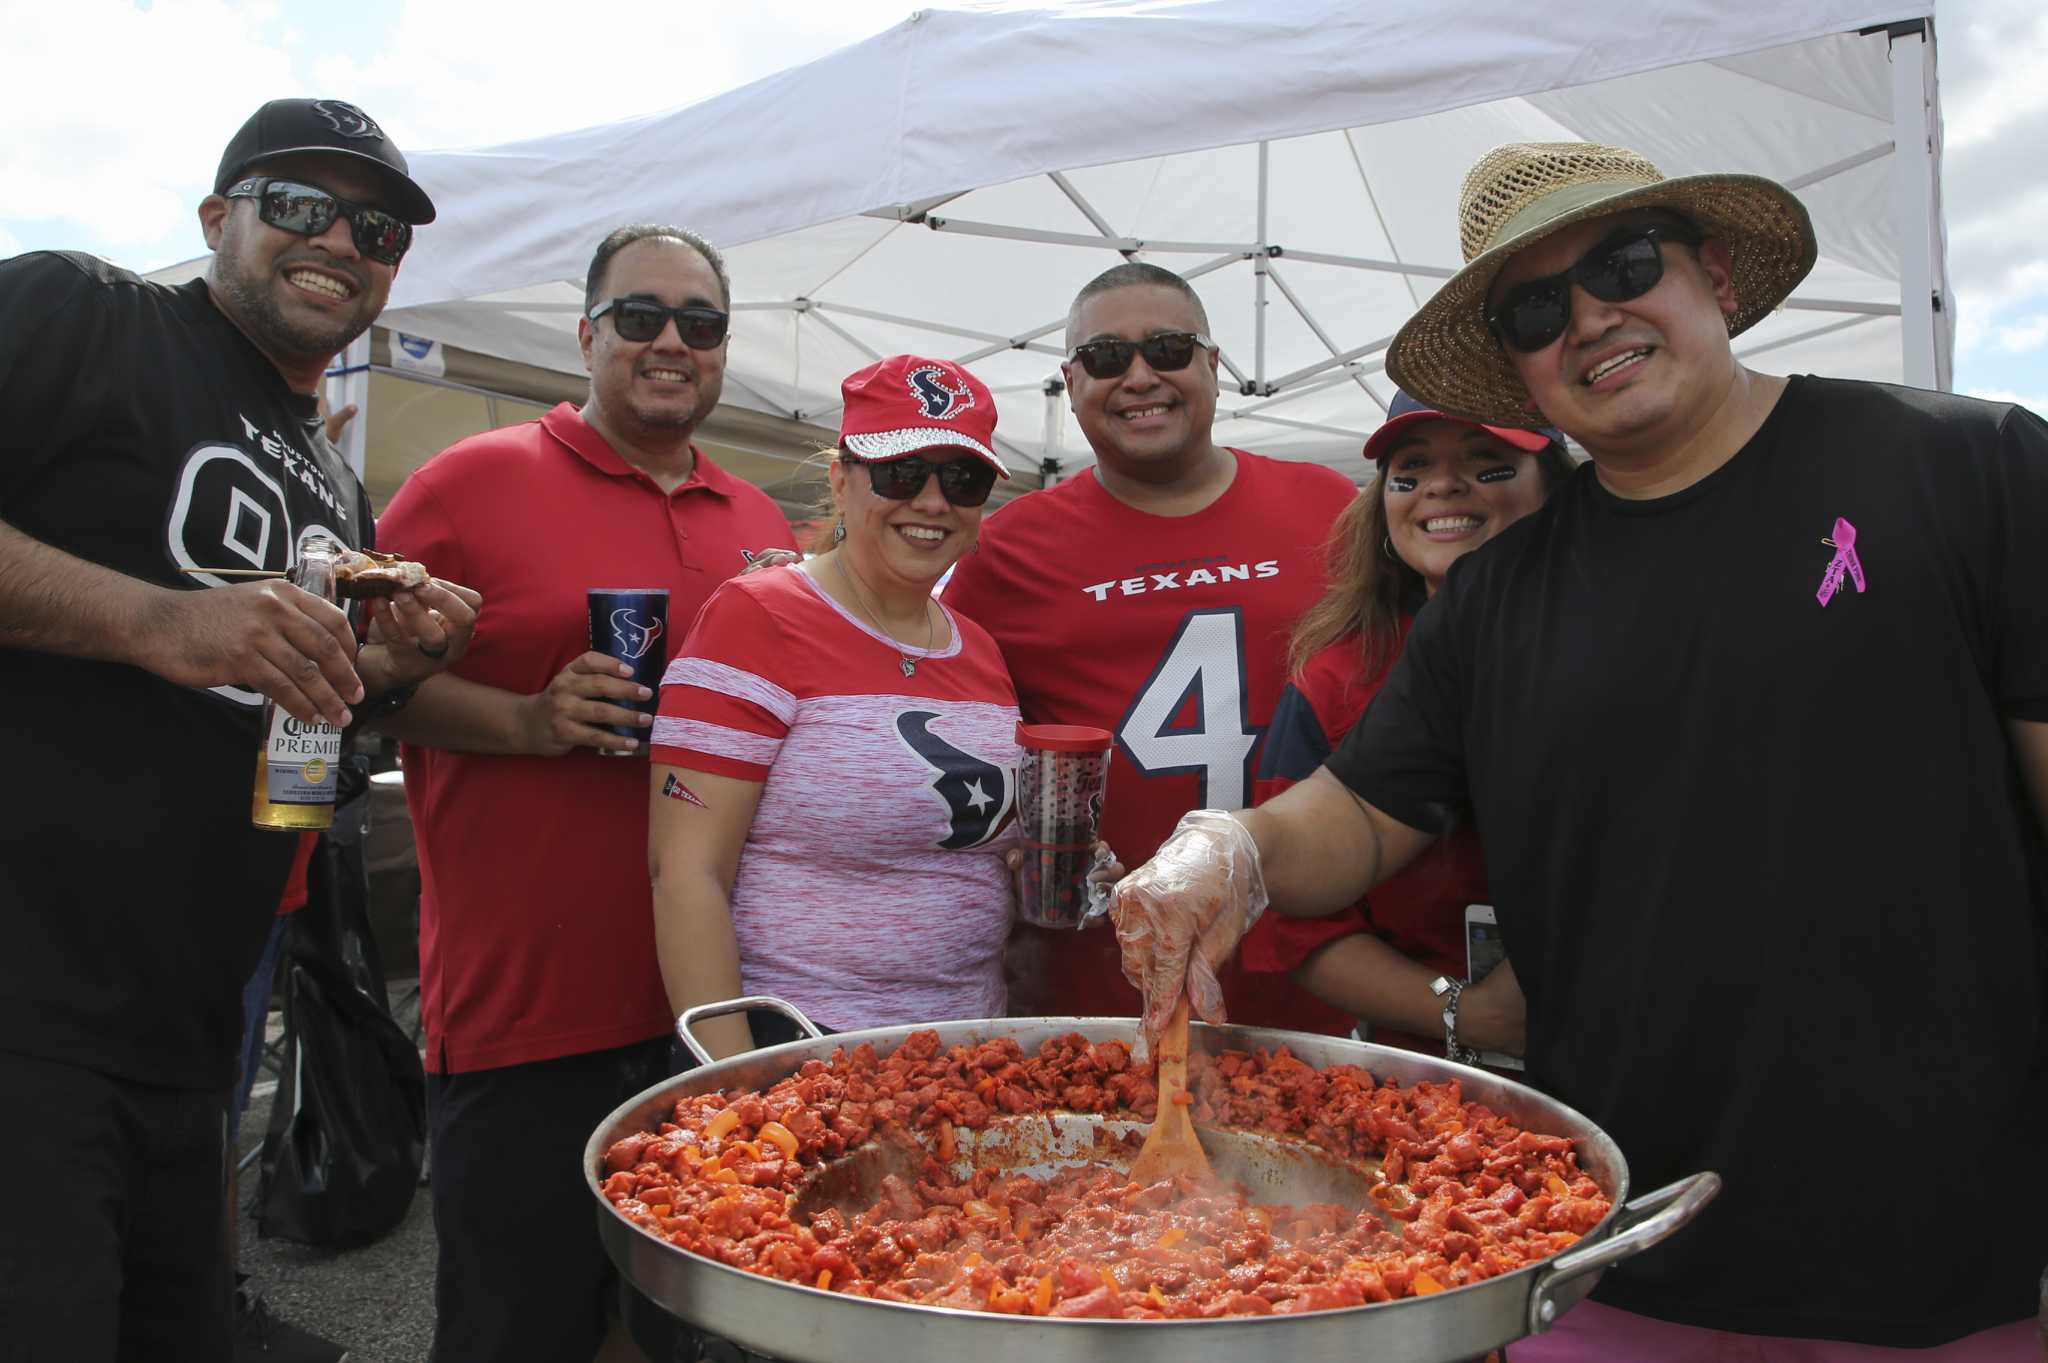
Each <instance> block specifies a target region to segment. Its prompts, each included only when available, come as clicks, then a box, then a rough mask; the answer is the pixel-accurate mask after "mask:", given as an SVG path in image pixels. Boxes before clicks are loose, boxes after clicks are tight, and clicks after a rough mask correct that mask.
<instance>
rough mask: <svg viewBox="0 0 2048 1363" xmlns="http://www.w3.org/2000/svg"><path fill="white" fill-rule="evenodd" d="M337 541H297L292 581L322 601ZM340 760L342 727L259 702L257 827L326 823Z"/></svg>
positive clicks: (328, 593)
mask: <svg viewBox="0 0 2048 1363" xmlns="http://www.w3.org/2000/svg"><path fill="white" fill-rule="evenodd" d="M340 553H341V546H340V545H338V544H336V543H335V542H334V541H333V540H331V539H329V538H327V537H326V536H325V535H320V534H314V533H308V534H307V535H306V537H305V538H304V539H302V540H300V541H299V561H298V562H297V563H296V564H294V565H293V566H292V571H291V582H292V585H294V586H296V587H297V588H299V589H300V590H301V591H306V592H311V593H312V594H313V595H315V596H317V597H320V598H322V599H323V600H326V601H330V602H332V601H334V600H335V590H334V568H335V562H336V559H337V558H338V557H339V555H340ZM340 764H341V730H339V729H337V728H335V727H334V726H333V725H332V724H326V723H322V722H320V721H317V720H316V721H314V722H313V723H311V724H303V723H301V722H299V721H298V720H296V719H293V718H292V717H291V715H290V713H289V712H287V711H286V710H285V709H283V707H281V706H279V705H278V703H277V702H276V701H274V700H272V701H265V702H264V703H263V742H262V744H261V745H260V746H259V747H258V748H257V750H256V791H255V798H254V800H253V801H252V802H251V805H250V811H249V817H250V818H251V819H252V820H253V821H254V822H255V824H256V826H257V827H258V828H274V829H277V830H279V831H280V832H294V833H295V832H299V831H301V830H304V829H321V828H328V827H331V826H332V825H333V823H334V791H335V784H336V776H335V774H336V770H337V768H338V767H339V766H340Z"/></svg>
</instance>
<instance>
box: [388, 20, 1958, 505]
mask: <svg viewBox="0 0 2048 1363" xmlns="http://www.w3.org/2000/svg"><path fill="white" fill-rule="evenodd" d="M1933 11H1934V7H1933V5H1932V4H1931V3H1924V2H1923V3H1893V4H1882V5H1873V4H1868V3H1863V4H1852V3H1839V2H1830V0H1823V2H1822V3H1812V4H1802V5H1798V6H1782V7H1772V6H1754V5H1748V4H1736V3H1730V2H1729V0H1691V2H1689V3H1678V2H1668V3H1646V4H1640V5H1636V6H1632V7H1619V8H1616V7H1600V8H1598V9H1595V8H1594V7H1592V6H1590V5H1585V4H1572V5H1566V6H1552V7H1548V8H1545V9H1543V10H1541V11H1532V10H1530V9H1529V8H1528V7H1527V6H1526V5H1522V4H1517V3H1508V2H1506V0H1465V2H1464V3H1460V4H1458V5H1457V6H1455V7H1446V6H1443V5H1441V4H1436V3H1429V2H1428V0H1387V2H1385V3H1380V4H1376V5H1373V6H1369V7H1368V6H1357V5H1353V4H1347V3H1336V2H1335V0H1300V2H1298V3H1292V4H1287V5H1270V4H1263V3H1257V2H1256V0H1158V2H1151V0H1133V2H1130V3H1095V4H1077V5H1066V6H1060V7H1056V8H1024V7H1018V6H1010V5H997V6H983V7H977V8H969V9H958V10H926V11H921V12H919V13H918V14H916V15H913V16H912V17H911V18H910V19H909V20H907V21H906V22H904V23H903V24H900V25H898V26H897V27H895V28H893V29H890V30H889V31H887V32H885V33H883V34H881V35H878V36H877V37H875V38H873V39H870V40H868V41H866V42H864V43H860V44H856V45H854V46H852V47H849V48H846V49H844V50H842V51H840V52H837V53H834V54H832V55H830V56H827V57H825V58H822V59H820V60H819V61H816V62H812V63H809V64H807V65H805V66H801V67H797V68H793V69H792V70H789V71H785V72H782V73H779V74H777V75H775V76H772V77H769V78H767V79H766V80H763V81H759V82H756V83H754V84H752V85H749V86H746V87H743V88H741V89H738V90H734V91H731V92H729V93H727V94H724V95H721V96H718V97H715V98H713V99H710V100H706V101H704V102H702V103H700V104H697V105H693V106H691V107H688V108H685V109H680V110H677V111H674V112H671V113H666V114H661V115H656V116H651V117H647V118H641V119H635V120H630V121H627V122H624V123H619V124H612V125H608V126H604V127H597V128H590V129H584V130H581V131H577V132H570V133H564V134H560V135H557V136H551V137H546V138H539V139H533V140H530V141H525V142H519V143H510V144H506V145H504V146H499V147H493V148H484V149H478V150H470V151H456V152H439V153H425V154H421V155H419V156H417V157H415V158H414V164H415V169H416V172H417V174H418V176H419V178H420V179H421V180H422V181H423V182H424V183H425V184H426V185H427V186H428V188H429V189H430V191H431V192H432V193H433V194H434V196H435V198H436V201H437V203H438V204H439V205H440V207H441V218H440V221H439V222H437V224H436V225H435V226H434V227H433V228H432V229H430V230H429V231H427V232H423V233H422V234H421V237H420V244H419V246H418V247H417V248H416V249H415V251H414V253H413V256H412V258H410V259H408V261H407V263H406V268H405V270H404V271H403V272H402V273H401V275H400V278H399V281H398V284H397V287H396V288H395V289H394V293H393V307H392V309H391V310H390V311H388V312H387V314H386V317H385V322H386V324H387V325H389V326H392V327H395V328H398V329H401V330H403V331H406V332H409V333H416V334H419V335H423V336H429V337H434V338H436V339H439V340H442V341H444V342H446V343H448V344H452V345H457V346H462V347H467V348H470V349H473V350H477V351H480V352H483V353H487V354H496V355H501V356H504V357H506V358H509V359H514V360H518V361H521V362H525V363H531V364H540V365H543V366H546V367H550V368H555V369H559V370H562V371H564V372H575V371H577V370H578V369H580V364H579V363H578V360H577V356H576V353H575V345H574V325H575V318H576V316H577V314H578V312H579V311H580V307H581V275H582V271H583V269H584V267H585V265H586V263H587V261H588V258H589V252H590V250H591V248H592V247H593V246H594V244H595V241H596V238H597V237H598V236H600V235H601V234H602V233H603V231H605V230H606V229H607V228H608V227H609V226H612V225H616V224H617V223H621V222H628V221H648V220H655V221H662V220H668V221H680V222H685V223H688V224H690V225H692V226H694V227H696V228H698V229H699V230H702V231H704V232H705V233H706V234H707V235H708V236H709V237H710V238H711V239H712V240H714V241H716V242H718V243H720V244H721V246H723V247H726V248H728V251H729V255H730V258H731V263H732V268H733V272H734V282H735V291H736V292H735V310H736V312H738V313H739V314H740V315H739V316H738V318H737V319H736V322H735V332H734V340H733V343H732V352H731V357H730V363H729V367H728V373H729V379H728V384H727V390H726V400H727V402H728V403H737V404H739V405H741V406H746V407H751V408H754V409H756V410H759V411H764V412H769V413H774V414H777V415H780V416H783V417H787V418H791V419H795V420H801V421H805V422H815V423H819V424H822V425H825V426H828V427H829V426H830V425H831V424H833V423H834V421H835V419H836V407H837V396H838V394H837V381H838V379H839V377H841V376H842V375H843V374H844V373H846V372H847V371H848V370H850V369H852V368H854V367H856V366H858V365H859V364H861V363H865V362H866V361H867V360H868V359H870V358H873V357H874V356H875V355H877V354H882V353H889V352H891V351H894V350H911V349H914V350H920V351H924V352H926V353H939V354H950V355H952V356H954V357H955V358H962V359H966V360H967V361H968V362H970V363H972V364H974V365H975V367H976V369H977V371H978V372H980V373H981V374H982V376H983V377H984V378H985V379H987V380H988V381H989V382H990V383H991V385H992V386H993V387H994V388H996V390H997V392H998V394H999V402H1000V403H1001V406H1002V430H1003V432H1004V434H1005V436H1006V437H1007V441H1008V444H1009V446H1010V449H1011V451H1012V452H1013V453H1016V454H1021V455H1023V456H1024V457H1025V458H1027V459H1041V458H1044V459H1051V460H1054V461H1056V464H1057V465H1058V466H1061V467H1064V469H1066V470H1067V471H1071V469H1072V468H1074V467H1077V466H1079V465H1080V464H1081V463H1083V462H1085V460H1086V458H1087V457H1088V453H1087V449H1086V445H1085V442H1084V441H1081V440H1080V439H1079V438H1078V433H1077V431H1076V430H1075V429H1074V427H1073V425H1072V422H1071V419H1070V418H1068V417H1067V416H1066V414H1065V411H1064V403H1063V400H1062V399H1061V397H1060V395H1059V393H1058V390H1057V387H1056V385H1055V384H1054V383H1053V382H1052V381H1054V380H1056V379H1057V377H1058V372H1057V359H1058V354H1059V351H1060V349H1061V341H1062V339H1063V338H1062V337H1061V336H1060V335H1059V334H1058V333H1059V330H1060V326H1061V323H1062V321H1063V312H1064V305H1065V301H1066V299H1068V298H1070V297H1071V295H1072V292H1073V290H1074V288H1075V287H1076V286H1077V285H1078V284H1079V283H1081V282H1083V281H1085V279H1087V278H1088V277H1090V276H1091V275H1092V274H1094V273H1095V272H1096V271H1098V270H1099V269H1102V268H1106V267H1107V266H1108V265H1111V264H1114V263H1116V261H1117V260H1118V259H1119V258H1130V257H1135V258H1141V259H1148V260H1154V261H1157V262H1158V263H1162V264H1165V265H1168V266H1169V267H1171V268H1175V269H1177V270H1179V271H1181V272H1182V273H1183V274H1187V275H1190V276H1193V277H1196V278H1198V280H1199V281H1200V282H1199V283H1198V288H1200V289H1201V290H1202V292H1203V294H1204V298H1205V301H1207V302H1208V304H1209V310H1210V313H1211V316H1212V322H1213V323H1214V325H1213V327H1212V330H1213V331H1214V332H1215V334H1216V335H1217V338H1218V340H1219V341H1221V342H1222V343H1223V347H1224V354H1225V357H1226V361H1227V362H1228V363H1229V365H1230V369H1231V378H1232V379H1233V380H1235V381H1236V382H1237V383H1238V384H1239V386H1240V390H1241V391H1240V393H1239V394H1238V395H1237V396H1236V398H1235V399H1232V398H1231V397H1230V396H1228V395H1226V400H1225V402H1224V403H1223V404H1222V406H1221V407H1220V408H1219V414H1218V426H1219V434H1221V435H1222V436H1223V438H1226V439H1229V440H1231V441H1232V442H1233V443H1242V444H1253V445H1255V446H1256V447H1257V448H1260V449H1264V450H1268V451H1269V452H1274V453H1280V454H1285V455H1290V456H1293V457H1300V458H1310V459H1315V460H1318V461H1319V462H1325V463H1330V464H1332V465H1333V466H1336V467H1340V468H1345V469H1346V470H1347V472H1351V473H1352V474H1353V475H1354V476H1357V475H1359V474H1360V473H1362V471H1363V470H1362V468H1361V467H1360V466H1359V464H1358V461H1357V459H1356V450H1357V442H1358V441H1359V440H1360V439H1362V438H1363V436H1364V435H1365V434H1367V433H1369V431H1370V430H1371V428H1372V427H1373V426H1374V425H1376V424H1377V422H1378V419H1379V416H1380V413H1381V411H1382V410H1383V407H1384V401H1385V395H1386V392H1387V387H1386V384H1385V381H1384V379H1383V378H1379V377H1378V371H1379V368H1380V363H1379V357H1380V356H1381V354H1382V353H1383V350H1384V346H1385V343H1386V340H1387V339H1388V338H1389V337H1391V335H1392V333H1393V331H1394V330H1396V329H1397V328H1398V326H1399V324H1400V322H1401V321H1402V320H1404V319H1405V316H1406V315H1407V313H1408V312H1409V311H1412V309H1413V307H1414V306H1415V305H1416V303H1418V302H1419V301H1420V300H1421V297H1422V296H1424V295H1423V294H1422V293H1418V291H1417V290H1418V287H1420V288H1422V289H1425V290H1426V288H1427V287H1428V286H1429V284H1428V282H1429V281H1430V280H1432V279H1437V278H1441V277H1442V276H1443V275H1444V274H1445V273H1447V272H1448V271H1449V270H1450V269H1451V268H1452V267H1454V266H1455V264H1456V263H1457V252H1456V243H1455V233H1454V223H1453V205H1454V203H1455V196H1456V185H1457V181H1458V180H1459V179H1460V178H1461V177H1462V174H1463V170H1464V167H1465V165H1466V164H1468V163H1469V161H1470V160H1471V159H1472V157H1473V156H1475V155H1476V154H1477V153H1478V151H1481V150H1484V148H1485V147H1486V146H1489V145H1492V144H1493V143H1495V142H1498V141H1506V140H1512V139H1514V138H1517V137H1556V138H1570V137H1587V138H1589V139H1592V140H1603V141H1616V142H1622V143H1625V144H1627V145H1632V146H1635V147H1637V148H1638V149H1640V150H1643V151H1644V152H1646V153H1647V154H1649V155H1650V156H1651V157H1652V159H1653V160H1656V161H1657V162H1658V163H1659V164H1660V165H1662V166H1663V167H1664V169H1665V170H1666V171H1667V173H1671V174H1686V173H1692V172H1695V171H1699V170H1709V169H1740V170H1753V171H1756V172H1758V173H1762V174H1768V175H1772V176H1774V177H1775V178H1778V179H1780V180H1782V181H1784V182H1786V183H1788V184H1790V185H1791V186H1793V187H1794V188H1795V189H1797V190H1798V191H1799V192H1800V193H1801V195H1802V197H1803V198H1804V199H1805V200H1806V202H1807V203H1808V206H1809V208H1810V209H1811V210H1812V211H1813V213H1814V217H1815V222H1816V229H1817V231H1818V233H1819V235H1820V238H1821V244H1822V253H1823V259H1822V263H1821V266H1820V267H1819V268H1818V269H1817V270H1816V272H1815V275H1814V276H1813V278H1812V279H1810V280H1809V281H1808V283H1807V284H1806V285H1805V286H1803V287H1802V289H1801V290H1800V291H1799V293H1798V294H1795V296H1794V298H1793V299H1792V300H1790V302H1789V303H1788V306H1787V308H1786V310H1785V311H1784V312H1782V313H1780V314H1779V315H1777V316H1776V317H1773V318H1772V319H1769V320H1767V321H1766V322H1765V323H1764V324H1762V325H1761V326H1759V327H1758V328H1757V329H1756V331H1754V332H1752V333H1751V334H1750V335H1748V336H1745V337H1744V338H1743V341H1742V342H1741V343H1740V347H1739V348H1740V349H1742V350H1744V351H1745V352H1746V353H1747V354H1750V355H1758V356H1761V355H1764V354H1769V355H1770V357H1771V362H1772V363H1773V364H1775V365H1777V366H1782V367H1784V368H1812V369H1818V370H1823V371H1825V372H1832V373H1842V374H1851V375H1857V376H1862V377H1871V378H1880V379H1894V380H1896V379H1902V378H1903V379H1905V380H1906V381H1909V382H1916V383H1921V384H1926V385H1929V386H1946V384H1947V382H1948V368H1949V353H1950V348H1951V335H1952V317H1953V311H1952V308H1950V307H1946V306H1943V301H1944V300H1945V299H1946V298H1947V281H1946V266H1945V241H1944V237H1943V228H1942V215H1941V206H1940V193H1939V191H1940V116H1939V105H1938V95H1937V88H1936V84H1935V74H1934V54H1933V44H1932V35H1933V27H1932V25H1931V24H1926V25H1923V24H1921V23H1920V22H1919V21H1921V20H1923V19H1930V18H1931V17H1932V15H1933ZM1873 30H1874V31H1873ZM1887 30H1889V31H1887ZM1347 162H1348V166H1347ZM941 209H943V211H939V210H941ZM934 229H936V230H934Z"/></svg>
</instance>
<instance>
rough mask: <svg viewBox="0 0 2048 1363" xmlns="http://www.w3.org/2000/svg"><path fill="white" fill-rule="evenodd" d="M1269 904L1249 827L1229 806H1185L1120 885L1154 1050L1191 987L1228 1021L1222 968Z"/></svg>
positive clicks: (1132, 977) (1129, 974)
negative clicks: (1228, 810)
mask: <svg viewBox="0 0 2048 1363" xmlns="http://www.w3.org/2000/svg"><path fill="white" fill-rule="evenodd" d="M1265 911H1266V880H1265V877H1264V876H1263V875H1261V874H1260V872H1259V846H1258V844H1257V843H1256V842H1254V841H1253V840H1252V835H1251V832H1250V830H1248V829H1247V828H1246V827H1245V826H1244V825H1243V824H1241V823H1239V822H1238V821H1237V820H1236V819H1233V818H1231V817H1230V815H1228V814H1226V813H1224V812H1223V811H1222V810H1220V809H1197V810H1195V811H1193V812H1192V813H1189V814H1183V815H1182V816H1181V820H1180V823H1179V825H1178V826H1176V827H1175V828H1174V830H1173V835H1172V836H1171V837H1169V838H1168V839H1167V840H1166V841H1165V843H1163V844H1162V845H1161V846H1160V848H1159V851H1158V853H1157V854H1156V855H1155V856H1154V857H1153V858H1152V860H1150V861H1148V862H1146V863H1145V864H1144V865H1143V866H1140V867H1139V868H1138V869H1137V870H1135V871H1133V872H1132V873H1131V874H1130V875H1127V876H1125V877H1124V878H1123V879H1122V880H1121V881H1119V882H1118V883H1117V887H1116V903H1115V905H1114V906H1113V907H1112V908H1111V910H1110V914H1111V916H1112V917H1113V918H1114V919H1115V921H1116V939H1117V945H1118V946H1119V947H1121V948H1122V951H1123V965H1124V978H1125V979H1127V980H1129V981H1130V982H1131V984H1132V985H1134V986H1135V987H1136V988H1137V990H1138V992H1139V993H1141V994H1143V995H1144V996H1145V1016H1144V1023H1143V1026H1142V1028H1141V1029H1140V1032H1139V1042H1140V1046H1141V1049H1142V1050H1143V1051H1146V1052H1149V1051H1150V1049H1151V1047H1152V1045H1153V1043H1154V1042H1155V1041H1157V1039H1158V1037H1159V1034H1160V1033H1161V1032H1162V1031H1164V1030H1165V1028H1166V1023H1167V1020H1168V1018H1170V1017H1171V1016H1172V1014H1173V1009H1174V1005H1175V1004H1176V1003H1178V1002H1179V1000H1180V996H1181V995H1182V994H1183V993H1185V994H1186V995H1187V996H1188V1003H1189V1004H1190V1005H1191V1006H1192V1007H1193V1009H1194V1011H1195V1013H1196V1015H1197V1016H1199V1017H1200V1018H1201V1019H1202V1020H1203V1021H1204V1022H1222V1021H1224V1020H1225V1015H1224V1010H1223V988H1222V986H1221V985H1219V984H1218V983H1217V982H1216V970H1217V967H1219V966H1221V965H1222V964H1223V962H1225V961H1227V960H1229V959H1230V953H1231V952H1232V951H1234V950H1236V949H1237V944H1238V942H1239V940H1240V939H1242V938H1243V936H1244V935H1245V933H1246V932H1248V931H1250V929H1251V926H1252V924H1253V923H1256V922H1257V921H1258V920H1259V915H1260V914H1262V913H1264V912H1265Z"/></svg>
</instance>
